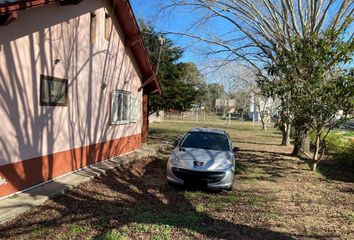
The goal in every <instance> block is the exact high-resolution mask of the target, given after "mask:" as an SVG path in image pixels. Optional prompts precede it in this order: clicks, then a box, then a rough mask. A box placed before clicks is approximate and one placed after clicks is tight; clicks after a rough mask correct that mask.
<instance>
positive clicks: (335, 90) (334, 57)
mask: <svg viewBox="0 0 354 240" xmlns="http://www.w3.org/2000/svg"><path fill="white" fill-rule="evenodd" d="M345 32H346V29H341V30H338V31H334V30H328V31H325V32H323V33H322V34H313V35H311V36H310V37H308V38H304V39H300V38H297V37H295V38H293V41H292V49H291V50H283V51H280V52H279V53H278V54H277V56H276V58H275V61H274V62H273V63H272V64H271V65H270V66H269V67H268V70H269V73H270V75H272V76H273V78H269V79H266V80H265V81H261V85H262V88H263V90H264V91H265V92H266V93H268V94H269V95H273V96H274V95H275V96H278V97H280V98H283V99H286V101H284V103H283V107H284V108H287V109H289V112H290V113H291V118H290V119H291V124H292V125H293V126H295V128H296V130H297V131H298V134H297V135H301V133H304V134H305V135H306V134H307V133H308V132H309V131H313V132H314V133H315V135H316V141H315V142H316V143H315V151H314V155H313V160H314V169H315V168H316V165H317V162H318V161H319V159H320V155H319V150H320V149H323V150H324V148H325V146H324V143H325V138H326V137H327V135H328V133H329V132H330V130H331V129H333V128H334V127H335V126H336V125H337V124H339V123H340V121H337V120H336V119H335V118H336V116H337V114H338V112H339V111H342V112H343V115H342V120H345V119H347V117H348V116H350V114H351V113H352V112H353V110H354V104H353V98H354V79H353V76H352V75H351V74H349V73H348V72H347V71H345V70H344V68H346V67H348V66H349V64H350V62H351V61H352V58H353V53H354V39H353V38H349V37H348V36H343V35H344V33H345ZM274 76H276V78H274Z"/></svg>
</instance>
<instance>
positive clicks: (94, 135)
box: [0, 0, 142, 187]
mask: <svg viewBox="0 0 354 240" xmlns="http://www.w3.org/2000/svg"><path fill="white" fill-rule="evenodd" d="M110 6H111V5H110V3H109V1H104V0H85V1H83V2H81V3H80V4H78V5H69V6H61V5H60V4H49V5H46V6H43V7H39V8H34V9H29V10H24V11H20V12H19V13H18V19H17V20H16V21H14V22H13V23H11V24H9V25H8V26H5V27H0V46H1V50H0V119H1V122H0V123H1V131H0V166H5V165H9V164H15V163H19V162H22V161H26V160H30V159H34V158H38V157H42V156H47V155H51V154H54V153H59V152H65V151H70V150H72V149H80V148H82V147H83V146H91V145H95V144H98V143H102V144H104V143H106V142H109V141H111V140H115V139H121V138H124V137H128V136H136V135H139V134H140V133H141V128H142V120H141V119H140V120H139V121H138V122H136V123H130V124H125V125H111V124H110V95H111V93H112V90H124V91H129V92H131V93H132V94H133V95H135V96H137V97H138V99H139V101H140V102H142V93H141V92H138V88H139V86H140V85H141V73H140V71H139V69H138V67H137V64H136V62H135V59H134V57H133V56H132V54H131V52H130V50H129V48H127V47H125V46H124V44H123V43H124V35H123V34H122V31H121V29H120V26H119V23H118V22H117V21H116V19H115V17H114V14H113V13H112V10H111V7H110ZM90 12H95V14H96V19H97V32H96V41H95V43H92V42H91V40H90V15H91V14H90ZM105 12H108V13H109V15H110V16H112V20H113V25H112V31H111V34H110V37H109V41H107V40H105V38H104V31H105V30H104V26H105V24H104V19H105ZM56 59H58V60H59V61H55V60H56ZM55 62H57V63H55ZM41 74H44V75H49V76H53V77H57V78H65V79H68V83H69V88H68V106H66V107H49V106H40V105H39V86H40V75H41ZM102 84H106V85H107V87H106V88H105V89H103V90H102V89H101V86H102ZM141 112H142V109H141ZM141 116H142V114H141ZM139 141H140V140H139ZM138 145H139V144H138ZM138 145H136V147H137V146H138ZM121 152H125V151H121ZM56 164H58V163H56ZM27 165H28V164H27ZM27 165H26V166H27ZM36 167H39V166H38V165H36ZM42 167H44V166H42ZM0 170H1V171H4V170H3V169H0ZM0 173H1V175H4V174H3V172H0ZM22 177H23V176H22ZM24 177H25V176H24ZM48 178H50V176H49V177H48ZM5 180H7V182H9V181H11V180H9V179H5ZM0 187H1V186H0Z"/></svg>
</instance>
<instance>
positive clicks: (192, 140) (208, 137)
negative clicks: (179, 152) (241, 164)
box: [180, 132, 230, 151]
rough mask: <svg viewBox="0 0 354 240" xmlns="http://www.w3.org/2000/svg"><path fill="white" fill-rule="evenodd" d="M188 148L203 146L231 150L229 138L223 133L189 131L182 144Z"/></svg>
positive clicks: (204, 147)
mask: <svg viewBox="0 0 354 240" xmlns="http://www.w3.org/2000/svg"><path fill="white" fill-rule="evenodd" d="M180 146H181V147H186V148H203V149H210V150H218V151H230V145H229V140H228V139H227V137H226V136H225V135H223V134H218V133H204V132H189V133H187V135H186V136H185V137H184V139H183V140H182V143H181V145H180Z"/></svg>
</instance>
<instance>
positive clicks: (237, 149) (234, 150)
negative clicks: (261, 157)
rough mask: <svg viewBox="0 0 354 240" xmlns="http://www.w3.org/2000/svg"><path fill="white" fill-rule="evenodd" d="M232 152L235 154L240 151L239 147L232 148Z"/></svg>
mask: <svg viewBox="0 0 354 240" xmlns="http://www.w3.org/2000/svg"><path fill="white" fill-rule="evenodd" d="M232 151H233V152H234V153H236V152H238V151H240V148H239V147H234V148H233V149H232Z"/></svg>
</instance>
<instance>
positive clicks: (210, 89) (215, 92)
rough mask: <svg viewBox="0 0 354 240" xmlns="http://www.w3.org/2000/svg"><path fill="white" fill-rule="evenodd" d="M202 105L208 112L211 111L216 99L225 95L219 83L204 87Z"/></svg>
mask: <svg viewBox="0 0 354 240" xmlns="http://www.w3.org/2000/svg"><path fill="white" fill-rule="evenodd" d="M205 88H206V89H205V94H204V103H205V106H206V108H207V109H208V110H213V109H214V107H215V102H216V99H220V98H222V97H223V96H224V95H225V90H224V86H223V85H221V84H219V83H209V84H207V85H206V87H205Z"/></svg>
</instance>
